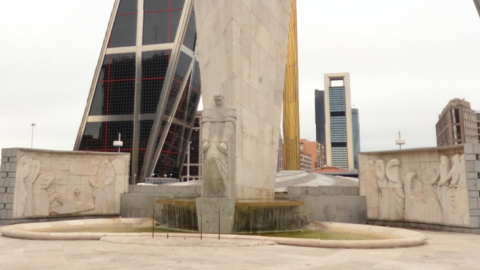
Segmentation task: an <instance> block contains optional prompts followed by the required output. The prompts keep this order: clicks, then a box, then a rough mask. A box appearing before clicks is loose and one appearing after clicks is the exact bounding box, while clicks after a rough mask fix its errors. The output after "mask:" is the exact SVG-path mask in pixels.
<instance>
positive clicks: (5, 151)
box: [2, 148, 7, 157]
mask: <svg viewBox="0 0 480 270" xmlns="http://www.w3.org/2000/svg"><path fill="white" fill-rule="evenodd" d="M6 156H7V149H6V148H3V149H2V157H6Z"/></svg>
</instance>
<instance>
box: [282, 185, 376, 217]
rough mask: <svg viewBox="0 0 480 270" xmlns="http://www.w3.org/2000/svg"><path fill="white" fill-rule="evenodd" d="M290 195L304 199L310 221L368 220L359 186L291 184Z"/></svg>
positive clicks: (305, 210) (293, 198)
mask: <svg viewBox="0 0 480 270" xmlns="http://www.w3.org/2000/svg"><path fill="white" fill-rule="evenodd" d="M288 197H290V198H291V199H292V200H299V201H303V202H304V205H303V211H304V213H305V214H306V216H307V219H308V221H309V222H313V221H330V222H345V223H360V224H365V223H366V222H367V204H366V200H365V197H364V196H360V195H359V189H358V187H357V186H317V187H311V186H290V187H288Z"/></svg>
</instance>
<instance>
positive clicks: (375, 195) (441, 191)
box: [359, 152, 470, 226]
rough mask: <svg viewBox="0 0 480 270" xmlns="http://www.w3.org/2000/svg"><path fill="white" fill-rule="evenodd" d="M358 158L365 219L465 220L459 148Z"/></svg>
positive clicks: (453, 222)
mask: <svg viewBox="0 0 480 270" xmlns="http://www.w3.org/2000/svg"><path fill="white" fill-rule="evenodd" d="M360 164H361V168H360V175H359V178H360V183H361V184H360V185H361V189H360V190H361V195H364V196H366V198H367V208H368V218H369V219H379V220H392V221H402V220H405V221H413V222H424V223H432V224H445V225H459V226H468V225H469V224H470V217H469V204H468V190H467V177H466V168H465V156H464V154H462V153H445V154H438V153H435V154H432V153H427V154H425V153H415V152H406V153H402V152H398V153H397V154H396V155H395V154H392V153H387V154H383V155H382V154H362V155H361V156H360ZM362 165H363V166H362Z"/></svg>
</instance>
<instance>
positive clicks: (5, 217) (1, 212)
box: [0, 209, 8, 219]
mask: <svg viewBox="0 0 480 270" xmlns="http://www.w3.org/2000/svg"><path fill="white" fill-rule="evenodd" d="M7 211H8V210H6V209H2V210H0V214H1V218H2V219H7Z"/></svg>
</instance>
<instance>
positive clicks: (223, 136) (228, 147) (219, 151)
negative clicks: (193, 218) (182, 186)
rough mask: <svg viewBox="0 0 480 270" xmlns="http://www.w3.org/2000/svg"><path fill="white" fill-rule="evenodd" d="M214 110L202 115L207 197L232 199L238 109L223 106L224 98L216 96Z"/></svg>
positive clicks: (204, 190)
mask: <svg viewBox="0 0 480 270" xmlns="http://www.w3.org/2000/svg"><path fill="white" fill-rule="evenodd" d="M213 98H214V100H215V108H213V109H205V110H204V111H203V114H202V151H203V185H202V197H204V198H231V197H233V187H234V183H233V182H234V175H235V168H234V167H235V160H234V159H235V125H236V124H235V123H236V120H237V114H236V111H235V109H233V108H229V107H226V106H225V105H224V97H223V96H222V95H215V96H214V97H213Z"/></svg>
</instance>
